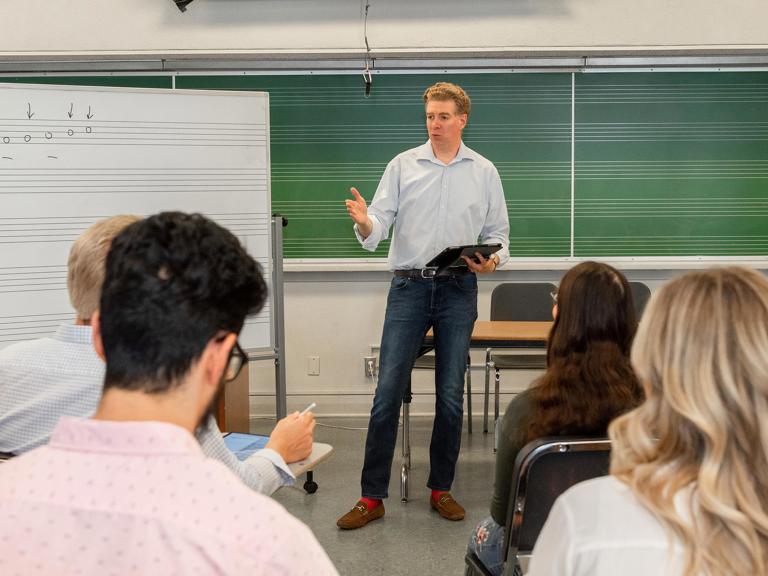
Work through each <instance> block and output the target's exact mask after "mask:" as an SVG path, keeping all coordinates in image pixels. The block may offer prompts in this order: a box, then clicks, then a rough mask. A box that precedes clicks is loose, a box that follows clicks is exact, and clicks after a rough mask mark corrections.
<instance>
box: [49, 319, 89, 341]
mask: <svg viewBox="0 0 768 576" xmlns="http://www.w3.org/2000/svg"><path fill="white" fill-rule="evenodd" d="M53 338H54V339H55V340H59V341H61V342H69V343H72V344H90V343H91V341H92V339H93V332H92V331H91V327H90V326H78V325H77V324H62V325H61V326H59V328H58V330H56V333H55V334H54V335H53Z"/></svg>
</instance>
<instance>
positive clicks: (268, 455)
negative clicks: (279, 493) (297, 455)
mask: <svg viewBox="0 0 768 576" xmlns="http://www.w3.org/2000/svg"><path fill="white" fill-rule="evenodd" d="M256 454H258V455H259V456H261V457H262V458H265V459H267V460H269V461H270V462H272V464H273V465H274V467H275V468H276V469H277V471H278V473H279V474H280V479H281V480H282V483H283V486H293V483H294V482H295V481H296V476H294V475H293V472H291V469H290V468H289V467H288V464H286V463H285V460H283V457H282V456H280V454H278V453H277V452H275V451H274V450H272V448H263V449H261V450H259V451H258V452H256Z"/></svg>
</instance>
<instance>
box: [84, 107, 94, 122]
mask: <svg viewBox="0 0 768 576" xmlns="http://www.w3.org/2000/svg"><path fill="white" fill-rule="evenodd" d="M85 117H86V118H88V119H89V120H90V119H91V118H93V114H91V107H90V106H88V114H86V115H85Z"/></svg>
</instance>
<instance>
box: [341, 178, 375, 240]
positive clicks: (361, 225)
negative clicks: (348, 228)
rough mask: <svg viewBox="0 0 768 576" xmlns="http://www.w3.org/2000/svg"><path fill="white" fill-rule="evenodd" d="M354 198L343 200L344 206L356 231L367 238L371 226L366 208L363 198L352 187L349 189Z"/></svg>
mask: <svg viewBox="0 0 768 576" xmlns="http://www.w3.org/2000/svg"><path fill="white" fill-rule="evenodd" d="M349 191H350V192H351V193H352V196H354V199H353V200H345V201H344V204H346V205H347V212H348V213H349V215H350V217H351V218H352V220H353V221H354V223H355V224H357V230H358V232H360V235H361V236H362V237H363V238H368V236H370V235H371V232H372V231H373V225H372V224H371V219H370V218H368V206H367V205H366V204H365V198H363V197H362V196H360V192H358V191H357V188H355V187H354V186H353V187H352V188H350V189H349Z"/></svg>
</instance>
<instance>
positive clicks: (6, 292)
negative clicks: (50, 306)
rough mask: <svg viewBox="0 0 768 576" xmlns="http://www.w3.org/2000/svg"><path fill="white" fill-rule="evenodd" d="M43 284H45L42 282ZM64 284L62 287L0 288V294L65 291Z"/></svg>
mask: <svg viewBox="0 0 768 576" xmlns="http://www.w3.org/2000/svg"><path fill="white" fill-rule="evenodd" d="M43 286H47V284H44V285H43ZM66 289H67V288H66V286H64V287H62V288H42V287H40V288H36V287H34V286H26V287H25V288H24V289H23V290H3V289H0V294H26V293H27V292H61V291H66Z"/></svg>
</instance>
